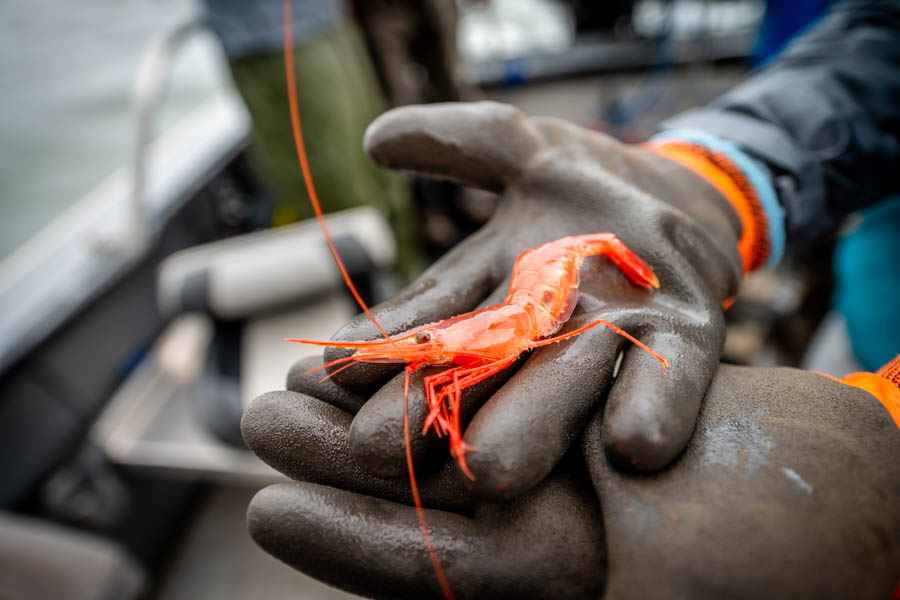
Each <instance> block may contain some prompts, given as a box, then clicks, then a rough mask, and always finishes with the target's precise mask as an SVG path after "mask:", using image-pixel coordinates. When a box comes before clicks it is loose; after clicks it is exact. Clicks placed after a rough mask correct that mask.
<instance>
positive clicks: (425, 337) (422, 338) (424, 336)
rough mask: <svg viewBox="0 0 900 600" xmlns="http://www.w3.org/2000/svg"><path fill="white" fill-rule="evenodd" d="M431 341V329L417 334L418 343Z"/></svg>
mask: <svg viewBox="0 0 900 600" xmlns="http://www.w3.org/2000/svg"><path fill="white" fill-rule="evenodd" d="M430 341H431V332H430V331H420V332H419V333H417V334H416V343H417V344H427V343H428V342H430Z"/></svg>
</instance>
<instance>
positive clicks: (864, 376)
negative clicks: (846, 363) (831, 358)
mask: <svg viewBox="0 0 900 600" xmlns="http://www.w3.org/2000/svg"><path fill="white" fill-rule="evenodd" d="M826 377H828V378H829V379H834V380H835V381H839V382H840V383H844V384H847V385H852V386H853V387H855V388H859V389H861V390H865V391H867V392H869V393H870V394H872V395H873V396H875V398H877V399H878V401H879V402H881V404H882V405H883V406H884V407H885V408H886V409H887V411H888V413H890V415H891V418H893V419H894V423H895V424H896V425H897V427H898V428H900V356H897V357H895V358H894V360H892V361H890V362H889V363H887V364H886V365H884V366H883V367H881V368H880V369H878V371H877V372H876V373H851V374H850V375H847V376H846V377H844V378H843V379H837V378H835V377H831V375H826Z"/></svg>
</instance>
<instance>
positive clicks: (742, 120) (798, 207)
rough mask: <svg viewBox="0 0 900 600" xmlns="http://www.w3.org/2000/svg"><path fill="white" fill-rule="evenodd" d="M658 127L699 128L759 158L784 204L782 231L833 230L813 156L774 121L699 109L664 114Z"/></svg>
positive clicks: (808, 236) (800, 234)
mask: <svg viewBox="0 0 900 600" xmlns="http://www.w3.org/2000/svg"><path fill="white" fill-rule="evenodd" d="M661 126H662V128H663V130H664V131H669V130H675V129H688V130H696V131H702V132H705V133H707V134H710V135H711V136H714V137H716V138H720V139H722V140H727V141H729V142H731V143H732V144H733V145H734V146H736V147H737V148H738V149H739V150H740V151H741V152H743V153H745V154H747V155H748V156H750V157H751V158H752V159H754V160H756V161H758V162H760V163H762V164H763V165H764V166H765V168H766V169H767V170H768V171H769V173H770V185H771V187H772V188H773V189H774V191H775V195H776V197H777V199H778V202H779V204H780V205H781V206H782V207H783V209H784V228H785V232H786V236H787V237H789V238H791V239H792V240H794V239H796V240H802V241H807V240H812V239H816V238H819V237H821V236H823V235H825V234H827V233H828V232H829V231H831V230H833V228H834V226H835V224H834V223H832V222H831V221H830V220H829V219H828V218H827V212H828V211H827V206H826V193H825V174H824V171H823V169H822V166H821V164H820V163H819V161H818V159H817V158H816V157H815V156H814V155H813V154H811V153H810V152H809V151H808V150H806V149H804V148H803V147H801V146H799V145H798V144H797V143H796V141H794V140H793V139H792V138H791V137H790V136H789V135H787V133H785V132H784V131H782V130H781V129H779V128H778V127H775V126H774V125H772V124H770V123H767V122H765V121H762V120H760V119H756V118H754V117H751V116H748V115H744V114H741V113H737V112H734V111H725V110H718V109H715V108H703V109H698V110H692V111H688V112H685V113H682V114H679V115H676V116H674V117H672V118H670V119H667V120H665V121H663V122H662V124H661Z"/></svg>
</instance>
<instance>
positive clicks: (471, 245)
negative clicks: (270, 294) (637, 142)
mask: <svg viewBox="0 0 900 600" xmlns="http://www.w3.org/2000/svg"><path fill="white" fill-rule="evenodd" d="M365 144H366V148H367V150H368V151H369V153H370V154H371V155H372V156H373V157H374V158H375V160H376V161H378V162H379V163H381V164H382V165H385V166H389V167H393V168H399V169H407V170H412V171H415V172H417V173H419V174H423V175H429V176H435V177H444V178H447V179H452V180H454V181H458V182H460V183H463V184H466V185H471V186H477V187H481V188H484V189H487V190H491V191H495V192H498V193H500V194H502V201H501V203H500V205H499V208H498V209H497V212H496V214H495V215H494V217H493V218H492V219H491V221H490V222H489V223H488V224H487V225H486V226H485V227H484V228H483V229H482V230H481V231H479V232H478V233H476V234H475V235H473V236H472V237H471V238H469V239H468V240H466V241H465V242H464V243H462V244H460V245H459V246H458V247H457V248H455V249H454V250H453V251H451V252H450V253H449V254H448V255H446V256H445V257H444V258H442V259H441V260H439V261H438V262H437V263H436V264H435V265H434V266H433V267H431V268H430V269H429V270H428V271H427V272H426V273H425V274H424V275H422V277H420V278H419V280H418V281H417V282H415V283H414V284H412V285H411V286H410V287H409V288H408V289H407V290H405V291H404V292H402V293H401V294H400V295H399V296H398V297H397V298H395V299H393V300H391V301H390V302H387V303H386V304H384V305H381V306H379V307H378V308H377V309H376V310H375V314H376V316H377V317H378V319H379V321H380V322H381V324H382V325H383V326H384V327H385V328H386V329H387V330H388V332H390V333H392V334H393V333H398V332H401V331H404V330H407V329H409V328H411V327H413V326H416V325H421V324H424V323H428V322H431V321H436V320H439V319H442V318H445V317H449V316H452V315H455V314H459V313H462V312H465V311H468V310H471V309H473V308H475V307H476V305H478V304H479V303H486V302H497V301H500V300H502V299H503V297H504V296H505V295H506V293H507V289H508V285H509V278H510V274H511V269H512V265H513V262H514V260H515V258H516V256H517V255H518V254H519V253H520V252H522V251H523V250H525V249H528V248H533V247H535V246H537V245H539V244H541V243H543V242H546V241H550V240H553V239H556V238H559V237H562V236H566V235H571V234H577V233H587V232H607V231H608V232H612V233H614V234H615V235H617V236H619V238H620V239H622V240H623V241H624V242H625V243H626V244H627V245H628V246H629V247H630V248H632V249H633V250H634V251H636V252H637V253H638V254H639V255H640V256H641V257H642V258H644V259H645V260H646V261H647V262H648V263H649V264H650V265H651V266H652V267H653V269H654V270H655V272H656V273H657V275H658V276H659V280H660V282H661V288H660V289H659V290H658V291H656V292H653V293H648V292H647V291H645V290H643V289H640V288H638V287H637V286H635V285H633V284H632V283H631V282H630V281H628V280H627V278H626V277H625V276H624V275H623V274H622V273H621V272H620V271H619V270H618V269H617V268H615V267H613V266H612V265H611V263H609V261H608V260H606V259H603V258H596V259H591V260H589V261H588V262H587V263H586V264H585V266H584V267H582V271H581V281H582V286H581V294H580V299H579V309H578V310H577V311H576V313H575V315H574V316H573V318H572V319H571V320H570V322H569V323H568V324H567V326H566V327H567V328H569V329H570V328H573V327H574V326H577V325H584V324H586V323H588V322H590V321H593V320H595V319H600V318H602V319H606V320H608V321H611V322H613V323H615V324H617V325H619V326H620V327H622V328H623V329H625V330H627V331H628V332H630V333H631V334H633V335H635V336H636V337H638V338H639V339H641V340H642V341H643V342H645V343H646V344H647V345H649V346H650V347H652V348H653V349H654V350H656V351H657V352H659V353H660V354H661V355H663V356H664V357H665V358H666V359H667V360H668V361H669V364H670V368H669V371H668V372H667V373H666V372H664V371H663V369H662V368H661V366H660V364H659V362H657V361H656V360H655V359H653V358H652V357H651V356H650V355H648V354H647V353H645V352H644V351H642V350H640V349H638V348H629V349H628V350H627V351H626V352H625V357H624V362H623V363H622V366H621V372H620V373H619V375H618V378H617V379H616V381H615V382H614V383H613V382H612V373H613V364H614V363H615V361H616V357H617V353H618V352H619V351H620V349H622V348H624V347H625V346H626V342H625V340H624V338H622V337H620V336H618V335H616V334H614V333H612V332H611V331H609V330H607V329H605V328H602V327H597V328H595V329H592V330H590V331H589V332H587V333H584V334H583V335H581V336H580V337H579V338H577V339H576V340H575V341H574V342H573V343H572V344H568V345H566V346H564V347H563V346H560V347H555V346H554V347H548V348H545V349H541V350H538V351H535V352H534V353H533V354H532V356H531V357H530V358H529V359H528V360H527V361H526V362H525V364H524V365H523V366H522V368H521V369H520V370H519V371H518V372H517V373H515V375H513V372H514V371H515V369H514V368H510V369H507V371H508V372H506V373H503V374H502V376H501V377H500V379H503V378H510V377H511V379H509V381H508V382H506V383H505V385H502V387H500V384H502V383H503V381H500V382H494V384H493V385H488V384H487V382H486V384H485V385H483V386H482V388H481V390H470V391H469V392H470V393H469V394H468V399H467V407H466V409H465V410H466V412H467V415H466V418H468V417H470V416H471V415H472V414H473V413H475V412H476V410H477V409H478V408H479V406H481V404H482V403H483V402H484V401H485V400H486V399H487V397H488V396H491V397H490V400H489V401H488V402H487V404H485V405H484V407H483V408H481V409H480V410H477V415H476V416H475V417H474V420H473V421H472V422H471V424H470V425H469V427H468V429H467V430H466V431H465V438H464V439H465V441H466V443H467V444H469V445H470V446H473V447H474V448H475V449H476V452H473V453H471V454H469V455H467V460H468V461H469V466H470V467H471V470H472V471H473V472H474V474H475V481H474V485H475V487H476V488H477V489H479V490H480V491H482V492H485V493H494V494H501V495H504V496H513V495H515V494H516V493H519V492H521V491H523V490H525V489H528V488H529V487H531V486H532V485H534V484H535V483H536V482H538V481H540V480H541V479H542V478H543V477H544V476H546V475H547V473H549V472H550V470H551V469H552V468H553V466H554V465H555V464H556V462H557V461H558V460H559V459H560V457H561V456H563V454H565V452H566V450H567V448H568V447H569V445H570V443H571V441H572V440H573V439H574V438H575V437H576V436H577V434H578V433H579V432H580V431H581V430H582V429H583V427H584V426H585V425H586V423H587V421H588V419H589V416H590V415H591V413H592V411H593V409H594V408H595V406H596V403H597V401H598V399H599V398H601V397H602V396H603V395H604V394H605V393H606V392H607V391H608V402H607V405H606V411H605V416H604V421H603V422H604V427H605V428H606V430H607V435H606V436H605V440H606V442H607V448H606V450H607V452H608V453H609V455H610V457H611V458H613V459H615V460H616V461H617V463H618V464H620V465H628V466H631V467H634V468H637V469H640V470H644V471H650V470H655V469H659V468H661V467H663V466H665V465H666V464H668V463H669V462H670V461H671V460H672V459H673V458H674V457H675V456H676V455H677V454H678V453H679V452H680V451H681V450H682V448H684V445H685V443H686V442H687V440H688V438H689V437H690V434H691V431H692V430H693V428H694V423H695V421H696V417H697V411H698V409H699V406H700V399H701V398H702V397H703V394H704V392H705V391H706V387H707V385H708V384H709V381H710V378H711V377H712V373H713V371H714V369H715V367H716V365H717V363H718V359H719V355H720V352H721V349H722V344H723V341H724V337H725V328H724V320H723V315H722V311H721V308H720V307H721V304H722V301H723V300H725V299H726V298H728V297H731V296H732V295H734V294H735V292H736V290H737V287H738V283H739V281H740V278H741V263H740V258H739V257H738V253H737V250H736V244H737V240H738V236H739V233H740V225H739V221H738V218H737V216H736V215H735V214H734V212H733V211H732V209H731V208H730V206H729V205H728V203H727V201H726V200H725V199H724V198H723V197H722V196H721V195H720V194H719V193H718V192H717V191H715V190H714V189H713V188H712V187H711V186H710V185H709V184H707V183H706V182H705V181H703V180H702V179H700V178H699V177H698V176H697V175H695V174H694V173H692V172H690V171H688V170H686V169H684V168H683V167H681V166H679V165H677V164H675V163H673V162H670V161H669V160H667V159H664V158H661V157H659V156H657V155H655V154H652V153H650V152H647V151H645V150H643V149H641V148H640V147H636V146H627V145H623V144H621V143H619V142H617V141H615V140H613V139H612V138H609V137H607V136H604V135H602V134H599V133H596V132H592V131H588V130H585V129H582V128H580V127H578V126H575V125H573V124H571V123H567V122H564V121H560V120H556V119H549V118H532V119H528V118H525V117H524V116H523V115H522V114H521V113H520V112H519V111H518V110H517V109H516V108H514V107H512V106H508V105H502V104H496V103H491V102H483V103H476V104H443V105H428V106H414V107H404V108H399V109H395V110H392V111H390V112H388V113H386V114H384V115H382V116H381V117H379V118H378V119H377V120H376V121H375V122H374V123H372V125H371V126H370V127H369V130H368V131H367V134H366V139H365ZM563 331H566V329H565V328H564V329H563ZM378 337H379V334H378V332H377V330H376V329H375V327H374V326H373V325H372V324H371V323H370V322H369V321H368V320H367V319H366V318H365V317H362V318H357V319H356V320H354V321H353V322H351V323H350V324H349V325H347V326H346V327H344V328H343V329H341V330H340V331H339V332H338V333H337V335H336V336H335V338H336V339H342V340H361V339H377V338H378ZM346 353H347V352H346V351H341V350H337V349H333V350H329V351H327V352H326V359H328V360H330V359H335V358H338V357H341V356H345V355H346ZM396 372H397V371H396V368H393V367H391V366H385V365H360V366H356V367H353V368H351V369H348V370H346V371H344V372H343V373H341V374H339V375H338V376H337V377H336V380H337V381H339V382H340V383H341V384H342V385H345V386H348V387H351V388H355V389H360V390H371V389H372V387H373V386H375V385H378V384H381V383H383V382H384V381H385V379H386V378H388V377H389V376H390V375H391V374H393V373H396ZM400 379H402V377H401V378H400ZM547 380H550V381H553V382H554V383H555V385H554V386H552V387H550V389H547V386H536V385H535V383H536V382H545V381H547ZM498 387H499V389H497V388H498ZM401 389H402V382H401V381H399V380H395V381H394V382H393V383H392V384H390V385H388V386H386V387H385V388H383V389H382V390H381V391H379V392H378V393H376V394H375V395H374V397H373V398H372V399H371V400H370V401H369V402H368V403H367V404H366V405H365V407H364V408H363V409H362V410H361V411H360V413H359V415H357V417H356V419H355V420H354V422H353V426H352V429H351V448H352V452H353V456H354V458H356V460H357V461H358V462H359V463H360V464H361V465H363V467H364V468H366V469H367V470H368V471H370V472H371V473H374V474H378V475H383V476H403V475H404V474H405V472H406V463H405V455H404V445H403V435H402V394H401V393H400V390H401ZM411 389H413V390H415V389H416V386H415V385H413V386H411ZM538 389H540V390H542V391H540V392H537V391H536V390H538ZM424 418H425V411H424V410H423V407H422V406H421V393H419V394H418V396H417V397H415V398H413V399H411V419H412V431H413V432H414V434H415V435H416V436H418V434H419V432H420V431H421V425H422V423H423V420H424ZM433 437H434V436H429V438H433ZM432 442H433V439H428V440H422V439H421V437H417V438H416V439H413V449H414V453H415V455H416V457H417V459H418V458H420V457H421V455H423V454H425V453H426V452H427V448H428V446H429V445H430V444H431V443H432Z"/></svg>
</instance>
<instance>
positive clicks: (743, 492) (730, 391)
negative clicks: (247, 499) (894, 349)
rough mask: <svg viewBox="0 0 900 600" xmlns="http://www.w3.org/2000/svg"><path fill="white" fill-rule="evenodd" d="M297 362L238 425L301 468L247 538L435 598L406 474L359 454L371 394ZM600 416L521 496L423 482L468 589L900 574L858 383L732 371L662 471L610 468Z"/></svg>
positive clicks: (873, 428)
mask: <svg viewBox="0 0 900 600" xmlns="http://www.w3.org/2000/svg"><path fill="white" fill-rule="evenodd" d="M309 366H311V365H310V363H309V362H306V363H304V364H303V365H301V367H302V368H303V369H305V368H308V367H309ZM300 370H302V369H300V368H298V369H296V370H295V376H294V377H292V379H291V386H290V387H291V388H292V389H294V390H300V391H302V392H304V393H298V392H295V391H288V392H273V393H270V394H266V395H264V396H262V397H260V398H258V399H257V400H256V401H254V403H253V404H252V405H251V407H250V409H249V410H248V412H247V414H246V415H245V417H244V421H243V432H244V437H245V440H246V442H247V444H248V445H249V446H250V447H251V448H252V449H253V451H254V452H256V453H257V454H258V455H259V456H260V457H261V458H263V459H264V460H266V462H268V463H269V464H270V465H272V466H273V467H275V468H276V469H279V470H281V471H282V472H284V473H286V474H287V475H289V476H291V477H294V478H299V479H302V481H299V482H295V483H288V484H279V485H275V486H272V487H269V488H266V489H264V490H262V491H261V492H260V493H259V494H258V495H257V496H256V497H255V498H254V499H253V501H252V503H251V505H250V508H249V510H248V524H249V528H250V532H251V534H252V536H253V537H254V539H255V540H256V541H257V543H259V544H260V546H262V547H263V548H264V549H265V550H266V551H268V552H269V553H271V554H273V555H274V556H276V557H277V558H279V559H280V560H282V561H284V562H286V563H287V564H289V565H291V566H293V567H294V568H297V569H299V570H301V571H304V572H306V573H308V574H309V575H312V576H313V577H317V578H319V579H321V580H323V581H325V582H327V583H329V584H332V585H335V586H337V587H340V588H343V589H346V590H349V591H352V592H356V593H360V594H364V595H367V596H374V597H407V598H426V597H432V598H439V597H441V592H440V589H439V587H438V584H437V581H436V578H435V575H434V572H433V571H432V568H431V563H430V560H429V557H428V553H427V551H426V549H425V545H424V542H423V541H422V536H421V532H420V531H419V527H418V522H417V519H416V515H415V512H414V509H413V508H412V507H411V506H409V492H408V485H407V483H406V482H404V481H401V480H380V479H377V478H373V477H371V476H369V475H368V474H366V473H365V472H363V471H362V470H360V469H359V467H358V466H357V465H355V464H354V463H353V461H352V460H351V459H350V457H349V448H348V441H347V435H348V428H349V426H350V421H351V418H352V415H351V414H350V413H348V412H344V411H343V410H341V409H339V408H337V407H336V405H338V406H343V407H345V408H350V409H352V408H354V407H355V406H358V405H359V403H360V402H361V401H362V399H361V398H359V397H356V398H353V397H350V398H349V400H348V396H347V395H346V392H343V391H341V390H339V389H337V388H335V387H334V386H331V385H330V384H328V383H327V382H326V383H325V384H321V385H320V384H317V383H315V379H317V378H314V377H307V378H302V377H297V376H296V373H297V372H299V371H300ZM308 394H313V395H316V396H318V397H320V398H323V400H325V401H320V400H316V399H315V398H313V397H312V396H310V395H308ZM601 419H602V417H601V416H600V414H599V413H598V415H597V416H596V417H594V419H593V420H592V422H591V424H590V425H589V427H588V429H587V430H586V432H585V435H584V437H583V441H582V444H581V445H580V447H579V446H578V445H576V447H575V448H574V449H573V451H572V452H571V453H569V454H568V455H567V456H566V457H565V458H564V459H563V461H562V462H561V463H560V464H559V465H557V467H556V469H555V470H554V471H553V473H552V474H551V475H550V476H549V477H547V478H546V479H545V480H543V481H542V482H541V483H539V484H538V485H537V486H535V487H534V488H532V489H531V490H529V491H528V492H526V493H524V494H523V495H521V496H519V497H517V498H516V499H514V500H512V501H504V502H496V503H486V502H484V501H481V500H477V499H475V498H473V497H472V496H471V494H470V493H469V492H467V491H466V490H465V489H464V488H463V487H461V486H460V485H459V478H458V477H457V476H456V474H455V473H454V472H453V470H452V468H447V467H448V466H449V465H450V464H451V463H450V462H449V459H448V462H447V463H446V464H445V467H444V469H443V470H441V471H439V472H437V473H434V474H432V475H430V476H428V477H426V478H423V482H422V490H423V501H424V504H425V506H426V507H428V508H427V509H426V514H427V518H428V522H429V525H430V527H431V533H432V537H433V539H434V544H435V547H436V549H437V552H438V556H439V557H440V560H441V562H442V565H443V567H444V570H445V573H446V575H447V577H448V580H449V583H450V586H451V588H452V590H453V592H454V594H455V596H456V597H457V598H469V597H471V598H484V597H493V596H503V597H516V598H544V597H554V598H596V597H599V596H600V595H601V594H604V596H605V597H607V598H616V599H620V600H621V599H628V598H640V599H644V598H655V597H665V598H722V597H728V598H759V597H791V598H847V597H854V598H877V599H882V598H888V597H890V593H891V591H892V589H893V586H894V585H896V584H897V582H898V581H900V461H897V460H896V457H897V456H900V432H898V431H897V429H896V426H895V425H894V423H893V422H892V421H891V418H890V416H889V414H888V413H887V411H885V410H884V408H882V407H881V405H880V404H879V403H878V402H877V401H876V400H875V399H874V398H872V397H870V396H869V395H868V394H866V393H865V392H862V391H860V390H858V389H856V388H851V387H848V386H845V385H842V384H840V383H835V382H833V381H830V380H828V379H826V378H824V377H821V376H818V375H814V374H811V373H806V372H803V371H797V370H793V369H750V368H740V367H730V366H724V365H723V366H721V367H720V368H719V370H718V372H717V374H716V376H715V379H714V380H713V382H712V385H711V386H710V388H709V390H708V393H707V395H706V398H705V401H704V405H703V410H702V411H701V413H700V417H699V421H698V424H697V428H696V432H695V434H694V436H693V438H692V440H691V441H690V443H689V445H688V448H687V450H686V451H685V453H684V454H683V455H682V457H681V458H680V459H679V460H678V461H677V462H676V463H674V464H673V465H672V466H671V467H670V468H669V469H667V470H666V471H663V472H661V473H659V474H656V475H652V476H646V475H643V476H634V475H629V474H625V473H622V472H620V471H619V470H617V469H614V468H612V467H611V466H610V464H609V462H608V460H607V458H606V456H605V453H604V451H603V447H604V439H603V438H604V435H605V432H604V428H603V426H602V420H601ZM579 451H580V452H582V453H583V455H584V459H583V460H582V459H581V457H579V456H578V453H579ZM585 461H586V462H585ZM585 464H587V467H588V470H587V471H588V472H585V469H584V465H585ZM598 500H599V502H598Z"/></svg>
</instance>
